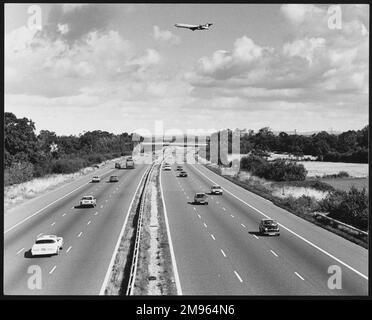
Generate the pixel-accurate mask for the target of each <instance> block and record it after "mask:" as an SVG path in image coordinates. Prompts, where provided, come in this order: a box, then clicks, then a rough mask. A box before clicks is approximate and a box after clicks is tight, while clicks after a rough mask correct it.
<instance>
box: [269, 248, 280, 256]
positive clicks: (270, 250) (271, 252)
mask: <svg viewBox="0 0 372 320" xmlns="http://www.w3.org/2000/svg"><path fill="white" fill-rule="evenodd" d="M270 252H271V253H272V254H273V255H274V256H275V257H278V255H277V254H276V253H275V252H274V251H273V250H270Z"/></svg>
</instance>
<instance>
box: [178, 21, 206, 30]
mask: <svg viewBox="0 0 372 320" xmlns="http://www.w3.org/2000/svg"><path fill="white" fill-rule="evenodd" d="M212 25H213V23H206V24H184V23H176V24H175V25H174V26H175V27H177V28H186V29H190V30H192V31H195V30H209V27H210V26H212Z"/></svg>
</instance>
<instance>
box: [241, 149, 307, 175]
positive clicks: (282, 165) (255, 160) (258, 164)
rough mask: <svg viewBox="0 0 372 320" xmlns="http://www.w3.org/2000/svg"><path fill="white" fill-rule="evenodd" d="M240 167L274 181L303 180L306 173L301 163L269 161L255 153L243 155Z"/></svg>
mask: <svg viewBox="0 0 372 320" xmlns="http://www.w3.org/2000/svg"><path fill="white" fill-rule="evenodd" d="M240 167H241V169H243V170H247V171H249V172H251V173H252V174H254V175H256V176H258V177H260V178H265V179H268V180H274V181H302V180H305V178H306V174H307V171H306V169H305V167H304V166H303V165H302V164H297V163H296V162H293V161H287V160H284V159H276V160H274V161H271V162H269V161H267V160H265V159H263V158H261V157H259V156H255V155H249V156H247V157H243V158H242V159H241V163H240Z"/></svg>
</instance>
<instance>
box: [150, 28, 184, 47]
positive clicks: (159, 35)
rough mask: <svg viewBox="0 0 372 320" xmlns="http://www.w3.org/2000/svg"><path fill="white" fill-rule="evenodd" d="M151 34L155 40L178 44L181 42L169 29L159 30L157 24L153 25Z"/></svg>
mask: <svg viewBox="0 0 372 320" xmlns="http://www.w3.org/2000/svg"><path fill="white" fill-rule="evenodd" d="M152 36H153V38H154V40H155V41H157V42H160V43H161V42H165V43H169V44H172V45H178V44H180V43H181V39H180V38H179V37H178V36H176V35H175V34H173V33H172V32H171V31H169V30H160V28H159V27H158V26H154V27H153V33H152Z"/></svg>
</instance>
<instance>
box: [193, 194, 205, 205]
mask: <svg viewBox="0 0 372 320" xmlns="http://www.w3.org/2000/svg"><path fill="white" fill-rule="evenodd" d="M194 203H197V204H199V203H200V204H208V196H207V195H206V194H205V193H202V192H198V193H195V196H194Z"/></svg>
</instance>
